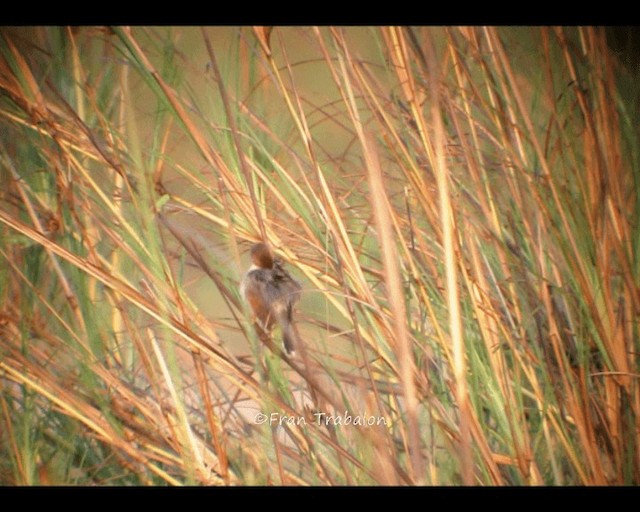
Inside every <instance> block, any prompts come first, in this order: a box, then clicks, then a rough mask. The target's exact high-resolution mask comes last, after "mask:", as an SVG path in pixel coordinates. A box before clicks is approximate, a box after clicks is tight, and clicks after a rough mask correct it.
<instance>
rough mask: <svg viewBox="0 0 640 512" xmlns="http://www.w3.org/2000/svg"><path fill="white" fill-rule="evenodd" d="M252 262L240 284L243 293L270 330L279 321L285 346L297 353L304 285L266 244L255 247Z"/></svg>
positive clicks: (287, 350) (260, 323) (244, 297)
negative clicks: (297, 309) (297, 313)
mask: <svg viewBox="0 0 640 512" xmlns="http://www.w3.org/2000/svg"><path fill="white" fill-rule="evenodd" d="M251 262H252V265H251V267H250V268H249V270H248V271H247V273H246V274H245V275H244V277H243V278H242V282H241V283H240V294H241V295H242V297H243V299H244V300H245V302H246V303H247V304H249V306H251V310H252V311H253V314H254V315H255V316H256V318H257V320H258V323H259V325H260V326H261V327H262V328H263V329H264V330H265V331H266V332H270V331H271V330H272V329H273V327H274V326H275V325H276V323H277V324H278V325H279V326H280V329H281V330H282V342H283V344H284V349H285V351H286V353H287V354H288V355H293V353H294V351H295V348H296V346H297V345H298V335H297V332H296V329H295V326H294V325H293V308H294V306H295V304H296V302H298V301H299V300H300V296H301V294H302V287H301V286H300V283H298V281H296V280H295V279H294V278H293V277H291V275H289V272H287V271H286V270H285V269H284V268H283V267H282V261H281V260H280V259H278V258H274V256H273V253H272V252H271V249H270V248H269V246H268V245H267V244H265V243H258V244H255V245H254V246H253V247H252V248H251Z"/></svg>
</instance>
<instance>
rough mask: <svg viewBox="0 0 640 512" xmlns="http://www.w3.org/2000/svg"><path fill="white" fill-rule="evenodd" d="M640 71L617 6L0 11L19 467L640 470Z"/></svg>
mask: <svg viewBox="0 0 640 512" xmlns="http://www.w3.org/2000/svg"><path fill="white" fill-rule="evenodd" d="M637 83H638V82H637V77H636V76H634V75H633V70H630V68H629V67H626V66H625V65H624V64H623V63H622V62H621V61H620V60H619V59H618V56H617V55H616V54H615V53H614V52H612V51H611V50H610V49H609V46H608V45H607V35H606V33H605V31H604V30H602V29H598V28H579V27H572V28H551V27H549V28H547V27H543V28H500V29H496V28H482V27H466V28H454V27H450V28H409V27H378V28H365V27H359V28H332V27H323V28H304V27H295V28H281V27H275V28H270V27H254V28H250V27H243V28H231V27H229V28H224V27H219V28H203V29H200V28H195V27H190V28H164V27H153V28H144V27H138V28H132V29H130V28H120V27H116V28H98V27H77V28H62V27H57V28H45V27H40V28H10V29H4V30H2V31H1V33H0V134H1V135H0V182H1V183H2V187H1V188H0V455H1V456H0V482H2V483H3V484H10V485H12V484H17V485H34V484H35V485H38V484H82V485H92V484H99V485H110V484H115V485H158V484H171V485H182V484H205V485H254V484H258V485H334V484H336V485H364V484H368V485H371V484H374V485H377V484H386V485H416V484H418V485H420V484H422V485H424V484H426V485H452V484H467V485H541V484H547V485H563V484H569V485H575V484H584V485H606V484H638V483H640V445H639V441H640V392H639V389H638V377H639V376H640V367H639V362H638V354H639V352H640V347H639V343H638V340H639V339H640V336H639V335H640V333H639V332H638V330H639V329H638V326H639V325H638V319H639V313H640V287H639V286H638V283H639V282H640V281H639V273H640V262H639V260H638V254H640V230H639V229H638V219H640V211H639V210H640V209H639V203H638V201H639V194H638V187H639V180H638V176H639V173H638V171H639V165H640V162H639V157H638V155H639V140H638V133H637V126H636V122H635V120H636V119H637V116H638V114H639V113H638V111H637V108H638V107H637V105H638V101H637V100H638V89H637ZM260 240H264V241H267V242H269V243H270V244H271V246H272V247H273V248H274V249H275V250H276V252H277V253H278V255H279V256H280V257H281V258H282V259H283V260H284V262H285V264H286V266H287V268H288V269H289V270H290V271H291V272H292V274H293V275H295V276H296V278H297V279H299V280H300V281H301V282H302V284H303V288H304V293H303V299H302V301H301V303H300V304H299V306H298V311H297V316H296V318H297V325H298V330H299V333H300V337H301V339H302V340H303V341H304V343H303V346H302V347H300V350H299V351H298V353H297V355H296V356H295V357H287V356H286V355H285V354H284V353H283V352H282V350H281V348H280V346H281V343H280V341H279V333H278V332H274V333H273V334H272V335H265V334H264V333H262V332H261V331H260V330H256V329H255V328H254V325H253V322H252V318H251V315H250V314H249V312H248V311H247V310H246V309H245V307H244V306H243V304H242V301H241V299H240V295H239V292H238V283H239V280H240V278H241V276H242V273H243V272H244V270H245V269H246V268H247V267H248V265H249V262H248V257H247V254H246V253H247V250H248V248H249V247H250V246H251V244H252V243H255V242H257V241H260Z"/></svg>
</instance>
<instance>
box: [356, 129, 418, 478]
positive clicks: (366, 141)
mask: <svg viewBox="0 0 640 512" xmlns="http://www.w3.org/2000/svg"><path fill="white" fill-rule="evenodd" d="M357 128H360V129H359V132H360V133H359V136H360V140H361V144H362V146H363V151H364V157H365V162H366V165H367V170H368V173H369V183H370V187H371V196H372V199H373V201H374V203H375V204H376V208H375V217H376V225H377V226H378V233H379V235H378V238H379V241H380V247H381V249H382V256H383V266H384V271H385V284H386V287H387V293H388V296H389V303H390V307H391V312H392V318H393V328H394V334H395V339H394V341H393V343H392V346H394V348H395V351H396V357H397V358H398V363H399V364H398V367H399V368H398V370H399V374H400V381H401V382H402V387H403V391H404V393H403V394H404V401H405V405H406V408H407V423H408V428H409V457H410V460H411V472H410V474H411V476H412V478H413V479H414V481H415V483H417V484H421V483H424V478H425V475H424V461H423V455H422V441H421V436H420V427H419V421H418V395H417V389H416V385H415V374H416V368H415V363H414V359H413V354H412V350H411V345H410V338H409V334H408V332H407V323H406V322H407V312H406V308H405V302H404V296H403V293H402V283H401V278H400V269H399V267H398V262H397V259H396V255H397V250H396V243H395V240H394V236H393V228H392V224H391V218H390V216H391V213H390V210H391V206H390V205H389V201H388V198H387V195H386V192H385V185H384V181H383V178H382V169H381V168H380V162H379V160H378V154H377V151H376V148H375V142H374V140H373V137H372V135H371V134H369V133H366V132H364V131H363V130H362V127H361V126H359V125H357Z"/></svg>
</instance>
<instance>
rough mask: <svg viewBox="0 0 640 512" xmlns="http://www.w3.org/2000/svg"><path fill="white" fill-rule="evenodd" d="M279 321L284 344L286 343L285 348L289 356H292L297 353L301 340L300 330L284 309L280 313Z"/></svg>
mask: <svg viewBox="0 0 640 512" xmlns="http://www.w3.org/2000/svg"><path fill="white" fill-rule="evenodd" d="M278 323H279V324H280V329H281V330H282V344H283V345H284V350H285V352H286V353H287V355H288V356H292V355H293V354H294V353H295V351H296V347H297V346H298V344H299V340H300V337H299V336H298V331H297V329H296V327H295V325H294V324H293V322H292V321H291V315H290V314H288V312H286V311H283V312H282V314H280V315H278Z"/></svg>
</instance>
